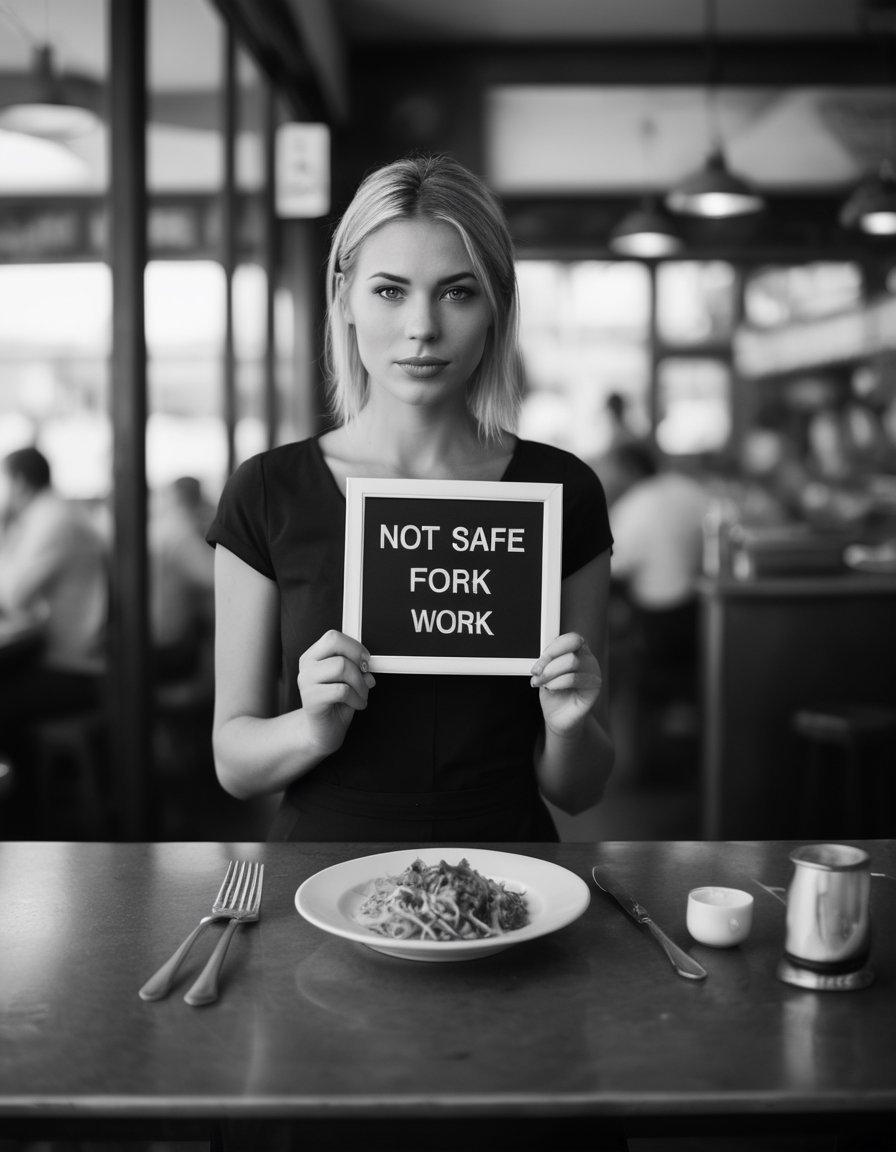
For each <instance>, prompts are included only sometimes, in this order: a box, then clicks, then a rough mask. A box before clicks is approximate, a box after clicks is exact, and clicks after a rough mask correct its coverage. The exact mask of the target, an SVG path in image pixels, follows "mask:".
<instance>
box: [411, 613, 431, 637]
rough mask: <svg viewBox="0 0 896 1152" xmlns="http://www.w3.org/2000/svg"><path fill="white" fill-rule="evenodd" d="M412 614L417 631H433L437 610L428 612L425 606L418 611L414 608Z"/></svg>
mask: <svg viewBox="0 0 896 1152" xmlns="http://www.w3.org/2000/svg"><path fill="white" fill-rule="evenodd" d="M411 616H412V617H413V620H414V631H415V632H432V626H433V624H434V623H435V617H436V614H435V612H427V611H426V609H425V608H421V609H420V611H419V613H418V611H417V609H416V608H412V609H411Z"/></svg>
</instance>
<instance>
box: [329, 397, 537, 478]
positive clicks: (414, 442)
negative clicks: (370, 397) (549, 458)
mask: <svg viewBox="0 0 896 1152" xmlns="http://www.w3.org/2000/svg"><path fill="white" fill-rule="evenodd" d="M513 445H514V439H513V437H511V436H504V437H503V438H502V439H501V440H500V441H491V442H487V441H484V440H483V439H482V438H481V437H480V435H479V429H478V427H477V425H476V422H475V420H474V419H473V418H472V416H470V414H469V413H468V412H467V411H466V410H464V411H463V412H462V413H459V414H457V415H456V416H453V415H446V414H445V413H444V412H442V413H439V414H434V413H432V412H431V411H426V412H418V411H415V410H413V409H412V410H408V409H407V408H404V409H403V411H402V412H401V413H396V412H390V413H387V412H385V411H383V410H381V409H378V408H377V407H375V406H371V405H368V406H366V407H365V408H364V409H362V411H361V412H360V413H359V415H358V416H357V417H356V418H355V419H354V420H352V421H350V422H349V423H348V424H345V425H343V426H342V427H341V428H337V429H335V430H334V431H333V432H329V433H327V434H326V435H325V436H323V437H321V447H322V449H323V452H324V456H325V457H326V459H327V462H328V463H329V465H330V467H331V469H332V470H333V472H334V474H335V475H336V477H337V479H339V480H344V479H345V478H346V477H347V476H376V477H389V478H400V479H420V480H447V479H456V480H467V479H470V480H483V479H488V480H493V479H494V480H497V479H500V477H501V475H502V474H503V472H504V469H505V468H506V466H507V463H508V462H509V459H510V457H511V455H512V454H513Z"/></svg>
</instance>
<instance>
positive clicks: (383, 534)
mask: <svg viewBox="0 0 896 1152" xmlns="http://www.w3.org/2000/svg"><path fill="white" fill-rule="evenodd" d="M438 531H439V525H438V524H423V525H422V526H421V527H419V528H418V526H417V525H416V524H405V525H403V526H402V528H401V529H400V530H399V527H398V525H397V524H393V525H392V528H391V529H390V528H389V525H388V524H380V548H385V547H386V545H387V544H388V545H389V547H390V548H398V547H399V546H400V547H402V548H404V550H405V551H406V552H413V551H414V550H415V549H416V548H419V547H420V543H421V541H422V540H423V537H424V535H425V536H426V550H427V551H428V552H432V536H433V533H434V532H438Z"/></svg>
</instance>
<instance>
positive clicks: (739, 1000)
mask: <svg viewBox="0 0 896 1152" xmlns="http://www.w3.org/2000/svg"><path fill="white" fill-rule="evenodd" d="M852 843H856V844H861V845H862V846H864V847H866V848H867V849H868V850H869V852H870V853H871V860H872V869H873V872H874V873H882V874H883V875H875V876H874V877H873V879H872V924H873V945H872V957H871V962H872V965H873V968H874V971H875V979H874V981H873V982H872V983H871V984H870V986H868V987H867V988H864V989H862V990H859V991H849V992H844V991H837V992H815V991H808V990H805V989H801V988H797V987H793V986H791V985H789V984H784V983H782V982H781V981H779V980H778V979H777V978H776V975H775V970H776V965H777V962H778V960H779V958H780V956H781V953H782V948H783V942H784V926H785V907H784V904H783V903H782V901H781V899H780V898H779V897H776V896H775V895H774V894H773V893H771V892H770V891H768V889H769V888H772V887H775V886H779V887H784V886H786V885H787V884H788V882H789V880H790V877H791V875H792V870H793V865H792V864H791V862H790V860H789V857H788V853H789V852H790V851H791V850H792V849H793V848H794V847H796V846H797V842H784V841H776V842H696V841H695V842H662V843H661V842H608V843H562V844H541V843H528V844H513V845H489V846H486V845H481V846H479V847H480V848H485V847H490V848H496V849H498V850H502V851H506V852H512V853H520V854H523V855H527V856H531V857H536V858H538V859H540V860H545V861H549V862H553V863H554V864H558V865H560V866H562V867H563V868H565V869H568V870H569V871H570V872H572V873H574V874H575V875H576V876H578V877H580V878H581V879H583V880H585V881H586V883H587V885H588V888H589V891H590V893H591V901H590V904H589V906H588V907H587V909H586V910H585V912H584V913H583V914H582V915H581V916H580V917H579V918H578V919H576V920H574V921H573V922H572V923H569V924H567V925H566V926H565V927H563V928H560V929H559V930H557V931H555V932H553V933H551V934H548V935H545V936H543V937H541V938H539V939H536V940H531V941H526V942H523V943H521V944H519V945H517V946H515V947H510V948H508V949H506V950H504V951H502V952H499V953H497V954H494V955H491V956H487V957H482V958H477V959H471V960H464V961H457V962H449V963H421V962H417V961H412V960H407V959H398V958H395V957H390V956H386V955H383V954H381V953H378V952H376V951H373V950H372V949H370V948H367V947H365V946H364V945H363V944H360V943H357V942H355V941H352V940H348V939H344V938H341V937H338V936H335V935H333V934H331V933H328V932H325V931H323V930H322V929H320V928H318V927H316V926H315V925H314V924H312V923H309V922H308V921H306V920H305V919H304V918H303V917H302V916H300V915H299V914H298V912H297V911H296V907H295V894H296V891H297V889H298V887H299V885H300V884H301V883H302V882H303V881H304V880H306V879H307V878H308V877H310V876H312V875H313V874H315V873H317V872H318V871H319V870H321V869H324V868H327V867H328V866H330V865H334V864H336V863H338V862H340V861H346V860H354V859H356V858H358V857H362V856H368V855H373V854H377V853H380V852H384V851H388V850H391V849H395V848H407V847H408V846H407V845H393V844H384V845H373V844H357V843H347V844H256V843H180V842H167V843H68V842H48V841H45V842H27V841H22V842H8V843H3V844H0V1141H2V1140H3V1139H4V1138H5V1137H23V1136H28V1137H29V1138H43V1139H48V1138H52V1137H53V1136H54V1135H58V1134H59V1133H65V1134H72V1133H74V1134H89V1135H90V1136H91V1138H94V1139H101V1138H108V1139H110V1140H111V1139H120V1138H122V1134H123V1133H134V1132H136V1133H138V1134H142V1135H143V1136H144V1137H145V1138H149V1134H150V1133H153V1132H164V1133H165V1134H167V1135H168V1136H172V1135H176V1136H177V1138H183V1139H187V1138H196V1139H199V1138H202V1139H206V1138H208V1139H209V1140H216V1139H217V1136H214V1135H213V1134H214V1133H216V1132H218V1131H219V1128H218V1125H219V1122H224V1123H225V1124H226V1123H228V1122H230V1123H236V1122H241V1121H242V1122H258V1123H260V1124H270V1125H271V1126H274V1125H276V1124H277V1123H280V1122H286V1121H288V1122H290V1123H291V1124H292V1125H294V1127H295V1129H296V1130H297V1131H300V1132H306V1133H307V1134H308V1143H307V1145H306V1146H307V1147H309V1148H315V1147H330V1146H331V1145H329V1144H327V1143H326V1141H325V1140H323V1137H322V1134H323V1133H330V1134H332V1133H334V1132H337V1131H338V1130H339V1129H340V1126H341V1125H348V1126H351V1125H352V1124H354V1125H358V1124H360V1125H362V1126H363V1131H364V1132H365V1133H366V1135H365V1143H366V1145H367V1146H370V1142H371V1139H372V1134H374V1133H376V1132H379V1131H387V1132H388V1133H389V1140H388V1142H387V1143H388V1146H389V1147H390V1148H401V1147H405V1146H407V1147H410V1146H411V1145H413V1146H415V1147H417V1148H418V1149H419V1148H426V1147H437V1146H439V1147H441V1145H437V1144H436V1143H432V1142H429V1141H428V1140H427V1139H422V1138H421V1132H423V1131H428V1132H434V1131H436V1130H438V1131H440V1132H445V1131H455V1129H458V1130H459V1131H460V1132H462V1133H463V1138H462V1139H461V1140H459V1142H458V1143H456V1144H454V1145H453V1146H455V1147H467V1148H471V1149H472V1148H477V1147H485V1146H486V1145H488V1146H489V1147H494V1146H495V1142H496V1140H497V1141H498V1143H500V1140H501V1136H502V1134H503V1135H506V1134H507V1133H508V1132H509V1131H510V1130H511V1128H510V1126H511V1125H512V1124H513V1125H516V1128H515V1131H517V1133H519V1134H521V1135H520V1138H519V1139H518V1140H515V1142H516V1143H517V1146H519V1147H536V1146H539V1147H545V1148H551V1149H562V1148H578V1147H590V1148H599V1147H601V1145H600V1143H599V1140H598V1136H597V1134H598V1133H601V1132H603V1131H605V1130H609V1129H612V1128H613V1127H614V1126H615V1125H621V1126H623V1127H624V1129H625V1131H626V1132H627V1133H628V1134H629V1136H632V1135H637V1134H638V1133H641V1134H651V1133H652V1134H654V1135H656V1134H663V1135H674V1134H682V1133H701V1132H720V1131H721V1132H727V1133H733V1134H736V1135H738V1136H742V1135H744V1134H745V1133H749V1132H753V1131H755V1132H789V1133H794V1132H799V1133H804V1134H805V1133H818V1134H825V1135H829V1134H832V1133H840V1134H841V1135H843V1136H844V1140H845V1139H846V1138H847V1137H849V1138H854V1137H855V1136H856V1135H857V1134H864V1135H865V1136H869V1137H871V1136H873V1137H874V1138H875V1139H879V1140H884V1141H890V1140H891V1138H892V1143H881V1144H880V1145H876V1144H875V1145H871V1146H874V1147H877V1146H880V1147H882V1148H888V1147H896V880H894V879H893V877H894V876H896V841H893V840H887V841H853V842H852ZM412 847H413V846H412ZM449 847H458V846H449ZM459 847H464V848H465V849H466V850H467V851H469V852H470V853H471V854H472V853H475V850H476V847H477V846H475V845H460V846H459ZM231 858H246V859H253V860H260V861H263V862H264V865H265V879H264V892H263V899H262V906H261V917H260V920H259V922H258V923H257V924H251V925H247V926H243V927H241V928H240V929H239V930H238V931H237V934H236V936H235V938H234V939H233V941H232V943H231V945H230V950H229V952H228V954H227V958H226V961H225V964H224V969H223V977H222V983H221V996H220V999H219V1000H218V1001H217V1002H216V1003H214V1004H212V1005H208V1006H206V1007H200V1008H191V1007H189V1006H188V1005H187V1004H185V1002H184V1000H183V995H184V993H185V991H186V990H187V988H188V987H189V985H190V984H191V983H192V981H193V979H194V978H195V976H196V975H197V973H198V971H199V970H200V968H201V966H202V965H203V964H204V962H205V960H206V958H207V956H208V955H209V953H210V951H211V949H212V945H213V937H214V936H215V935H216V934H217V933H219V932H220V931H222V929H221V928H220V927H218V926H215V925H213V926H211V927H210V928H209V929H208V930H207V931H206V932H205V934H204V935H203V936H201V937H200V939H199V941H198V942H197V944H196V945H195V947H194V950H193V952H192V953H191V954H190V957H189V958H188V960H187V961H186V963H185V965H184V968H183V970H182V972H181V975H180V978H179V980H178V982H177V984H176V986H175V988H174V990H173V991H172V994H171V995H170V996H169V997H168V998H167V999H164V1000H160V1001H156V1002H150V1003H147V1002H144V1001H142V1000H141V999H140V998H139V997H138V994H137V992H138V989H139V988H140V987H141V985H142V984H143V983H144V981H145V980H146V979H147V978H148V977H149V976H150V975H151V974H152V973H153V972H154V971H155V970H156V968H157V967H158V966H159V965H160V964H161V963H162V962H163V961H164V960H165V959H167V957H168V956H169V955H170V954H171V953H172V951H173V950H174V948H175V947H176V945H177V944H179V943H180V941H181V940H182V939H183V938H184V937H185V936H186V935H187V933H188V932H189V931H190V930H191V929H192V928H193V927H194V926H195V924H196V923H197V922H198V920H199V918H200V917H201V916H202V915H205V914H207V913H208V911H209V910H210V906H211V903H212V899H213V897H214V894H215V892H216V891H217V889H218V887H219V884H220V881H221V879H222V876H223V873H224V869H225V866H226V862H227V861H228V860H229V859H231ZM596 863H600V864H603V865H605V866H606V867H607V868H609V869H610V870H611V871H612V873H613V874H614V875H615V876H616V877H618V879H619V880H620V881H621V882H622V883H623V884H625V885H626V886H627V887H628V888H629V889H630V890H631V891H632V892H633V893H634V894H635V895H636V896H637V898H638V899H639V900H640V901H641V902H642V903H643V904H644V905H645V906H646V907H647V908H648V909H649V910H650V912H651V913H652V914H653V915H654V917H655V918H656V920H657V921H658V922H659V923H660V924H661V926H663V927H664V928H665V929H666V930H667V931H668V932H669V934H670V935H671V936H672V937H673V938H674V939H675V940H676V941H677V942H678V943H679V944H681V945H682V946H684V947H685V948H686V949H687V950H688V951H689V952H690V953H691V954H692V955H693V956H694V957H696V958H697V959H698V960H699V961H700V962H701V963H702V964H703V965H704V967H705V968H706V969H707V970H708V977H707V978H706V979H705V980H703V981H699V982H697V981H691V980H685V979H682V978H680V977H678V976H677V975H676V974H675V973H674V972H673V970H672V968H671V966H670V965H669V962H668V961H667V960H666V958H665V956H664V955H663V953H662V952H661V951H660V949H659V948H658V946H657V945H656V943H655V942H654V941H653V940H652V938H651V937H650V936H649V935H648V933H647V932H646V931H645V930H644V929H643V928H642V927H639V926H638V925H636V924H635V923H634V922H633V921H631V920H630V919H628V918H627V917H626V916H625V915H624V914H623V913H622V912H621V910H620V909H619V907H618V906H617V905H616V904H615V903H614V902H613V901H611V900H610V898H609V897H607V896H606V895H605V894H604V893H602V892H601V891H599V890H598V889H597V888H596V887H595V885H594V883H593V881H592V879H591V867H592V865H594V864H596ZM374 871H375V869H374ZM371 878H372V877H371ZM704 884H715V885H730V886H734V887H740V888H744V889H747V890H748V891H751V892H752V893H753V894H754V895H755V908H754V923H753V928H752V933H751V935H750V936H749V938H748V939H747V940H746V941H745V942H744V943H742V944H741V945H739V946H737V947H734V948H730V949H714V948H710V947H706V946H703V945H700V944H697V943H696V942H694V941H693V940H691V938H690V937H689V935H688V933H687V929H686V926H685V913H686V898H687V893H688V891H689V890H690V889H691V888H693V887H696V886H700V885H704ZM763 886H765V887H763ZM347 1130H348V1129H347ZM523 1133H524V1134H525V1135H523ZM315 1134H316V1135H317V1137H319V1138H320V1139H318V1140H315V1138H314V1136H315ZM405 1136H406V1137H407V1139H406V1140H404V1142H402V1141H403V1138H404V1137H405ZM527 1140H529V1141H530V1143H527ZM539 1140H541V1141H543V1142H542V1143H538V1141H539ZM332 1146H333V1147H336V1146H342V1145H335V1144H334V1145H332ZM345 1146H357V1142H356V1143H355V1144H347V1145H345ZM383 1146H384V1147H385V1146H386V1144H385V1143H384V1145H383ZM845 1146H847V1145H846V1144H845V1143H844V1147H845ZM257 1147H262V1145H261V1144H258V1145H257Z"/></svg>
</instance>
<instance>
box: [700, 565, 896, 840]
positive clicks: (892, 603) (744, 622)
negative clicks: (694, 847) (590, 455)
mask: <svg viewBox="0 0 896 1152" xmlns="http://www.w3.org/2000/svg"><path fill="white" fill-rule="evenodd" d="M699 592H700V601H701V625H700V626H701V641H700V643H701V676H702V733H703V740H702V756H703V765H702V772H703V824H702V834H703V836H704V837H706V838H707V839H756V838H759V839H766V838H775V837H790V836H802V835H805V834H806V829H805V828H804V827H803V826H801V824H800V823H799V821H800V812H799V807H800V802H799V796H798V789H799V787H800V769H801V764H802V761H803V759H804V758H805V756H806V751H807V750H806V748H805V747H804V746H802V745H801V744H800V742H799V741H798V739H797V738H796V736H795V735H794V732H793V728H792V721H793V716H794V714H795V712H796V711H798V710H799V709H802V708H806V707H813V706H817V705H819V704H830V703H837V702H844V703H845V702H852V703H861V704H876V705H883V706H885V707H892V708H894V709H896V673H894V670H896V576H881V575H871V574H859V573H846V574H844V575H836V576H805V577H803V576H788V577H776V578H771V577H757V578H755V579H751V580H736V579H732V578H723V579H718V580H712V579H705V580H703V581H701V583H700V586H699ZM892 831H893V826H892V823H891V824H890V827H889V828H888V829H886V830H883V831H881V830H874V831H868V830H867V829H864V830H863V829H844V828H840V829H836V828H835V829H833V830H831V829H828V830H823V829H816V830H810V831H809V834H810V835H811V836H813V837H818V836H821V837H827V836H829V835H831V834H832V832H833V834H834V835H835V836H844V835H853V836H858V835H863V834H864V835H891V834H892Z"/></svg>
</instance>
